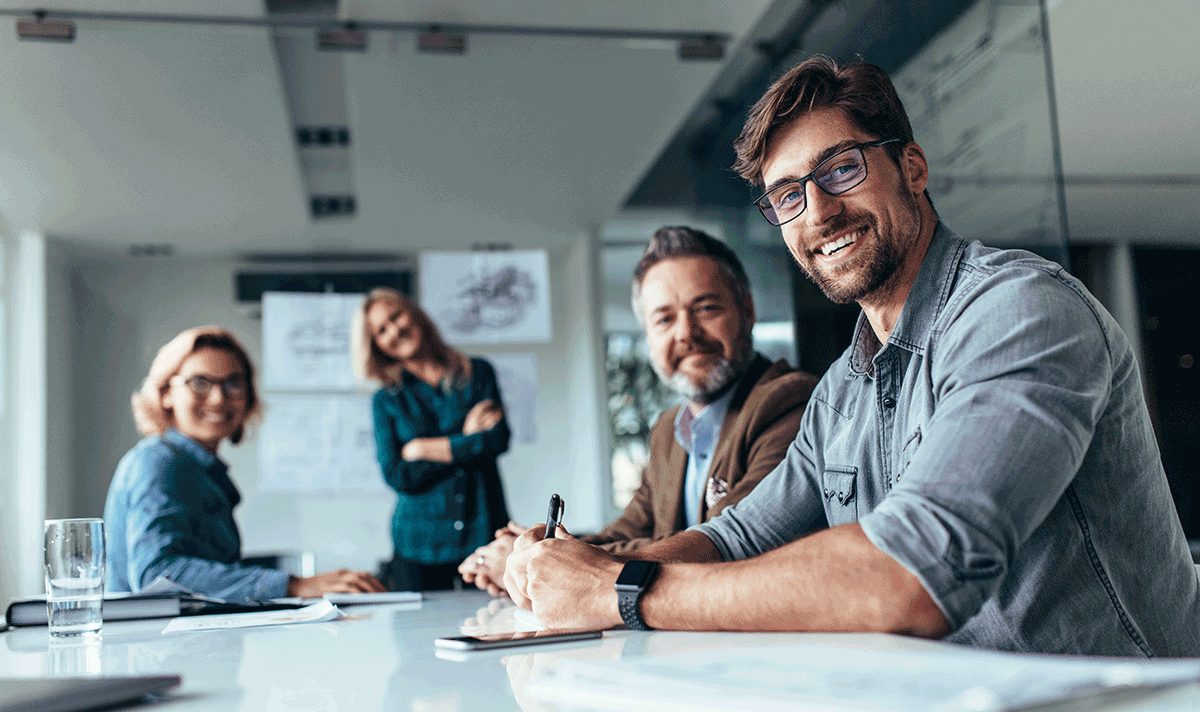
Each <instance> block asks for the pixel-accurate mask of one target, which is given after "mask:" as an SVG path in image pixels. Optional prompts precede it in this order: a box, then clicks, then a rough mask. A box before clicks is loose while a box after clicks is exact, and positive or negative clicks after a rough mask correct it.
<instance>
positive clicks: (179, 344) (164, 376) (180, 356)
mask: <svg viewBox="0 0 1200 712" xmlns="http://www.w3.org/2000/svg"><path fill="white" fill-rule="evenodd" d="M200 349H217V350H219V351H224V352H226V353H229V354H232V355H233V356H234V358H236V359H237V360H238V361H239V362H240V363H241V366H242V370H243V371H244V372H245V374H246V415H245V416H244V417H243V418H242V422H241V423H240V424H239V425H238V427H237V430H235V431H233V434H232V435H230V436H229V441H230V442H232V443H234V444H235V445H236V444H237V443H239V442H241V441H242V436H243V435H245V431H246V423H247V422H249V421H251V420H252V419H255V418H257V417H258V416H259V415H260V414H261V412H262V404H261V403H260V402H259V400H258V391H257V390H256V389H255V387H254V364H252V363H251V362H250V355H249V354H248V353H246V347H244V346H242V344H241V342H240V341H238V340H237V337H236V336H234V335H233V334H232V333H231V332H230V331H229V330H228V329H223V328H221V327H219V326H198V327H196V328H194V329H187V330H186V331H183V332H182V333H180V334H179V335H178V336H176V337H175V338H173V339H171V340H170V341H168V342H167V343H166V344H165V345H164V346H163V347H162V348H161V349H159V350H158V354H157V355H156V356H155V357H154V360H153V361H152V362H151V363H150V374H149V375H148V376H146V380H144V381H142V387H141V388H140V389H138V390H137V391H136V392H135V393H134V394H133V395H132V396H131V397H130V404H131V405H132V407H133V421H134V423H136V424H137V429H138V432H140V433H141V434H142V435H154V434H158V433H162V432H164V431H166V429H167V428H170V427H171V426H172V425H173V424H174V419H173V417H172V416H171V414H170V412H168V411H167V409H166V408H164V407H163V403H162V397H163V395H164V394H165V393H166V391H167V388H168V387H169V385H170V381H171V378H172V377H174V376H175V375H176V374H178V373H179V367H180V366H182V365H183V362H184V361H185V360H187V357H188V356H191V355H192V354H194V353H196V352H197V351H199V350H200Z"/></svg>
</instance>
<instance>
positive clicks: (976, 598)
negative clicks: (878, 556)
mask: <svg viewBox="0 0 1200 712" xmlns="http://www.w3.org/2000/svg"><path fill="white" fill-rule="evenodd" d="M963 294H964V296H963V297H962V298H961V301H960V302H959V303H954V302H951V303H950V304H948V305H947V307H946V308H947V310H948V313H947V315H946V316H947V318H946V319H942V320H939V321H940V322H941V323H943V324H946V326H945V327H944V328H945V334H944V335H943V336H941V338H939V339H938V340H937V342H936V343H937V344H939V346H937V347H936V348H935V349H934V351H933V352H932V353H929V354H927V358H928V359H929V382H928V384H927V385H928V387H929V388H931V391H932V397H933V398H934V400H935V402H936V409H935V410H934V412H933V415H932V417H931V418H930V419H929V420H928V422H926V423H925V424H924V425H923V432H922V441H921V443H920V445H919V447H918V448H917V449H916V451H915V452H914V453H913V455H912V459H911V461H910V462H909V463H908V466H907V468H906V469H904V471H903V472H902V473H901V474H900V477H899V480H898V482H897V483H896V485H895V487H894V489H892V491H891V492H890V493H889V494H888V495H887V496H886V497H884V499H883V500H882V501H881V502H880V503H879V505H878V506H877V507H876V508H875V509H874V510H873V511H872V512H870V513H869V514H866V515H865V516H863V517H862V518H861V519H860V524H861V526H862V528H863V531H864V532H865V533H866V535H867V537H868V538H869V539H870V540H871V541H872V542H873V543H874V544H875V546H877V547H879V548H880V549H881V550H882V551H884V552H885V553H887V554H888V555H889V556H891V557H892V558H894V559H895V560H896V561H898V562H899V563H900V564H902V565H903V566H904V567H905V568H906V569H908V570H909V571H910V572H911V573H913V574H914V575H915V576H917V577H918V578H919V579H920V581H921V583H922V584H923V585H924V587H925V589H926V590H927V591H928V592H929V594H930V595H931V596H932V597H933V599H934V600H935V601H936V602H937V604H938V605H939V607H940V608H941V609H942V612H943V613H944V614H945V615H946V618H947V619H948V620H949V622H950V624H951V626H952V627H953V628H954V629H957V628H959V627H961V626H962V625H963V624H964V623H966V621H967V620H968V619H970V618H971V617H972V616H973V615H975V613H977V612H978V611H979V609H980V608H981V607H982V606H983V604H984V601H986V600H987V599H988V598H990V597H991V596H992V595H993V594H994V593H995V592H996V590H997V588H998V587H999V586H1000V583H1001V581H1002V579H1003V578H1004V576H1005V574H1006V572H1007V571H1008V570H1009V568H1010V566H1011V562H1012V561H1013V557H1014V555H1015V554H1016V552H1017V550H1018V548H1019V547H1020V546H1021V545H1022V544H1023V543H1024V542H1025V541H1026V540H1027V539H1028V538H1029V537H1030V536H1031V534H1032V533H1033V531H1034V530H1035V529H1036V528H1037V527H1038V526H1039V525H1040V524H1041V523H1042V522H1043V521H1044V520H1045V519H1046V517H1047V516H1048V515H1049V513H1050V511H1051V509H1052V508H1053V507H1054V506H1055V504H1056V503H1057V502H1058V501H1059V499H1060V498H1061V497H1062V495H1063V493H1064V491H1065V490H1066V489H1067V488H1068V487H1069V486H1070V484H1071V481H1072V479H1073V477H1074V476H1075V474H1076V473H1077V472H1078V470H1079V467H1080V464H1081V463H1082V461H1083V458H1084V456H1085V453H1086V451H1087V449H1088V446H1089V444H1090V442H1091V438H1092V434H1093V432H1094V430H1095V427H1096V423H1097V421H1098V419H1099V417H1100V415H1101V413H1102V411H1103V408H1104V404H1105V402H1106V400H1107V398H1108V396H1109V390H1110V383H1111V368H1112V366H1111V362H1112V359H1111V353H1110V346H1109V341H1108V335H1107V334H1106V333H1105V331H1104V327H1103V325H1102V321H1101V320H1100V318H1099V317H1098V315H1097V314H1096V313H1095V312H1094V311H1093V309H1092V306H1091V304H1090V302H1088V301H1087V300H1085V299H1084V298H1083V297H1082V296H1081V295H1080V294H1079V293H1078V292H1077V291H1075V287H1074V286H1073V285H1072V284H1069V283H1065V282H1064V281H1063V280H1061V279H1059V278H1058V277H1057V276H1056V275H1054V274H1053V273H1051V272H1048V271H1045V270H1040V269H1012V270H1002V271H1000V272H998V273H996V274H993V275H991V276H989V277H986V278H983V280H982V283H981V284H980V286H979V287H978V288H974V289H970V290H964V292H963Z"/></svg>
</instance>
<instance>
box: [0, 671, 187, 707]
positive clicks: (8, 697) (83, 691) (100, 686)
mask: <svg viewBox="0 0 1200 712" xmlns="http://www.w3.org/2000/svg"><path fill="white" fill-rule="evenodd" d="M180 682H181V678H180V677H179V676H178V675H151V676H145V677H50V678H47V677H34V678H12V677H10V678H0V712H83V711H84V710H93V709H98V708H105V707H112V706H114V705H120V704H126V703H130V702H137V701H140V700H141V699H143V698H145V697H146V696H148V695H161V694H163V693H164V692H166V691H167V690H169V689H171V688H172V687H176V686H177V685H179V683H180Z"/></svg>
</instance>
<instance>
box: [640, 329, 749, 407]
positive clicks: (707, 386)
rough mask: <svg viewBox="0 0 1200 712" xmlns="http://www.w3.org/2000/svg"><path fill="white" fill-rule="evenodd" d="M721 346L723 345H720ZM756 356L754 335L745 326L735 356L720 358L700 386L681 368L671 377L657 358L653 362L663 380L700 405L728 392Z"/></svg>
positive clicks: (735, 344) (735, 348)
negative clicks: (665, 372)
mask: <svg viewBox="0 0 1200 712" xmlns="http://www.w3.org/2000/svg"><path fill="white" fill-rule="evenodd" d="M717 348H720V347H719V345H718V346H717ZM753 357H754V340H753V337H752V336H751V334H750V329H748V328H743V329H742V330H741V331H740V332H738V335H737V337H736V338H735V339H734V342H733V357H732V358H727V357H725V356H720V357H718V358H717V362H716V363H714V364H713V367H712V368H711V369H709V371H708V373H707V374H705V376H704V379H703V382H702V383H700V385H696V384H695V383H692V380H691V379H690V378H688V377H687V376H686V375H684V374H682V373H680V372H679V371H675V373H673V374H671V375H670V376H668V375H666V374H664V373H663V370H662V368H660V367H659V365H658V363H657V362H655V361H654V359H651V360H650V365H651V366H652V367H653V368H654V372H655V373H656V374H658V378H659V380H661V381H662V382H663V383H664V384H666V386H667V388H670V389H671V390H673V391H675V392H676V393H678V394H679V395H681V396H683V397H684V398H687V399H688V400H689V401H691V402H693V403H696V404H697V405H708V404H709V403H712V402H713V401H715V400H716V399H718V398H720V397H721V396H722V395H724V394H725V390H726V389H727V388H728V387H729V386H730V385H731V384H732V383H733V382H734V381H736V380H737V379H738V378H740V377H741V375H742V373H744V372H745V370H746V366H748V365H749V364H750V360H751V359H752V358H753Z"/></svg>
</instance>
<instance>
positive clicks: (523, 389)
mask: <svg viewBox="0 0 1200 712" xmlns="http://www.w3.org/2000/svg"><path fill="white" fill-rule="evenodd" d="M483 358H485V359H487V361H488V363H490V364H492V368H494V369H496V380H497V381H499V384H498V385H499V387H500V399H501V400H503V401H504V414H505V418H507V419H508V429H509V431H510V432H512V436H513V439H514V440H515V441H516V442H519V443H522V444H524V445H532V444H533V443H536V442H537V390H538V374H537V356H536V355H535V354H528V353H525V354H484V355H483Z"/></svg>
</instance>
